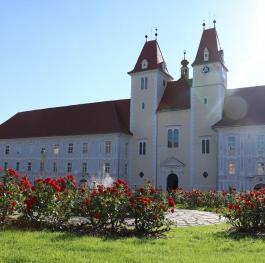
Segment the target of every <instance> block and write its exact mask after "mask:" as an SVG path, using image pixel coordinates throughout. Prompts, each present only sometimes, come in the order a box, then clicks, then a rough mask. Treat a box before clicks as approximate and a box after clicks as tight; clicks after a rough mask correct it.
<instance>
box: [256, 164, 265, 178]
mask: <svg viewBox="0 0 265 263" xmlns="http://www.w3.org/2000/svg"><path fill="white" fill-rule="evenodd" d="M257 174H258V175H264V174H265V173H264V163H258V167H257Z"/></svg>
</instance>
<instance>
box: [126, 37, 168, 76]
mask: <svg viewBox="0 0 265 263" xmlns="http://www.w3.org/2000/svg"><path fill="white" fill-rule="evenodd" d="M144 59H146V60H147V61H148V67H147V68H146V69H142V61H143V60H144ZM151 69H160V70H162V71H163V72H165V73H166V74H168V71H167V68H166V64H165V61H164V58H163V55H162V52H161V50H160V47H159V45H158V42H157V41H156V40H151V41H147V42H145V44H144V47H143V49H142V51H141V53H140V56H139V57H138V59H137V62H136V64H135V67H134V69H133V70H132V71H130V72H128V73H129V74H131V73H135V72H141V71H146V70H151Z"/></svg>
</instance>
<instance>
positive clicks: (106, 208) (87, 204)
mask: <svg viewBox="0 0 265 263" xmlns="http://www.w3.org/2000/svg"><path fill="white" fill-rule="evenodd" d="M130 195H131V192H130V190H129V188H128V185H127V183H126V182H125V181H123V180H121V179H118V180H117V181H115V182H114V183H113V185H112V186H111V187H104V186H103V185H99V186H97V188H96V189H93V191H92V192H91V193H89V194H88V195H87V196H86V197H85V200H84V204H83V207H84V211H83V213H82V215H83V216H85V217H87V218H88V219H89V221H90V225H91V227H93V228H96V229H101V230H105V231H106V230H111V231H112V232H117V231H119V230H120V229H123V228H124V227H125V219H126V218H127V217H129V213H128V198H129V197H130Z"/></svg>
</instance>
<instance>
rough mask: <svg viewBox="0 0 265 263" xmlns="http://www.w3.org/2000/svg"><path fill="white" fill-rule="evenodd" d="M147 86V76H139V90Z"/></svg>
mask: <svg viewBox="0 0 265 263" xmlns="http://www.w3.org/2000/svg"><path fill="white" fill-rule="evenodd" d="M147 86H148V79H147V77H142V78H141V90H144V89H147Z"/></svg>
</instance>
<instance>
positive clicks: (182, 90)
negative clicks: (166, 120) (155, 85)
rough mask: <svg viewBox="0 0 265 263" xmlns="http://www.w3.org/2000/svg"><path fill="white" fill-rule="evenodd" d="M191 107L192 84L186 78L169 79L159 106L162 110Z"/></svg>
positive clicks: (159, 109)
mask: <svg viewBox="0 0 265 263" xmlns="http://www.w3.org/2000/svg"><path fill="white" fill-rule="evenodd" d="M174 109H175V110H176V109H177V110H184V109H190V84H189V81H188V80H186V79H185V78H180V79H179V80H176V81H169V82H168V83H167V86H166V89H165V91H164V94H163V96H162V99H161V101H160V103H159V106H158V109H157V110H158V111H162V110H174Z"/></svg>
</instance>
